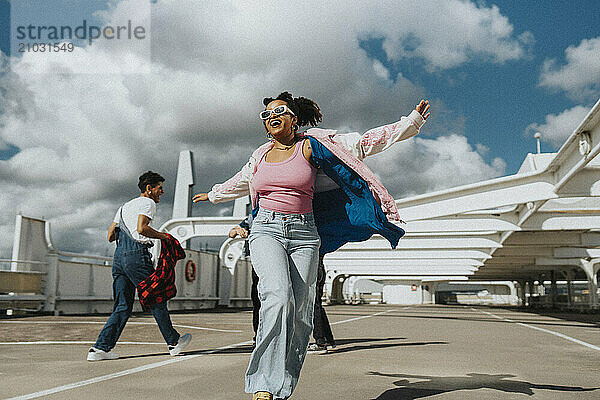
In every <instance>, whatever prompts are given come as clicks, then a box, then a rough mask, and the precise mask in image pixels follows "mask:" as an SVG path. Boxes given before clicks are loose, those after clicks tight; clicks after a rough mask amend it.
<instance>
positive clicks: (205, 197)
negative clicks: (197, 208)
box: [192, 193, 208, 203]
mask: <svg viewBox="0 0 600 400" xmlns="http://www.w3.org/2000/svg"><path fill="white" fill-rule="evenodd" d="M207 200H208V193H198V194H197V195H195V196H194V197H192V201H193V202H194V203H197V202H199V201H207Z"/></svg>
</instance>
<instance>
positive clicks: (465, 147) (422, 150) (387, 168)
mask: <svg viewBox="0 0 600 400" xmlns="http://www.w3.org/2000/svg"><path fill="white" fill-rule="evenodd" d="M366 163H367V164H368V165H369V166H370V167H371V168H372V169H373V171H376V173H377V175H378V176H379V177H380V178H381V180H382V182H384V183H385V185H386V187H387V189H388V191H389V192H390V194H391V195H392V196H393V197H394V198H396V199H399V198H404V197H408V196H411V195H416V194H422V193H427V192H431V191H434V190H441V189H445V188H449V187H454V186H459V185H465V184H468V183H473V182H480V181H484V180H487V179H491V178H495V177H498V176H502V175H504V174H505V172H506V163H505V162H504V161H503V160H502V159H500V158H496V159H494V160H492V162H491V165H490V164H488V163H486V161H485V160H484V159H483V157H482V156H481V154H480V153H479V152H478V150H477V149H474V148H473V147H472V146H471V145H470V144H469V143H468V142H467V138H466V137H465V136H461V135H456V134H451V135H449V136H440V137H438V138H435V139H425V138H421V137H419V136H417V137H416V138H415V139H411V140H408V141H405V142H400V143H397V144H395V145H394V147H392V148H390V149H389V150H387V151H386V152H385V153H381V154H379V155H376V156H373V157H371V158H369V159H366Z"/></svg>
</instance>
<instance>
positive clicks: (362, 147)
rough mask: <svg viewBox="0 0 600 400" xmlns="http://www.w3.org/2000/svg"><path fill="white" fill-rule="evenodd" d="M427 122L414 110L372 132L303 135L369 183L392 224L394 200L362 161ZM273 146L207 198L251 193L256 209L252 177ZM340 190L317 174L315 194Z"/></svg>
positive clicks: (318, 131)
mask: <svg viewBox="0 0 600 400" xmlns="http://www.w3.org/2000/svg"><path fill="white" fill-rule="evenodd" d="M424 123H425V120H424V119H423V117H422V116H421V114H419V113H418V112H417V111H416V110H413V111H412V112H411V113H410V114H409V115H408V116H407V117H402V118H401V119H400V121H397V122H394V123H392V124H389V125H384V126H380V127H378V128H374V129H370V130H369V131H367V132H365V134H363V135H360V134H359V133H357V132H353V133H344V134H340V133H337V131H335V130H330V129H320V128H311V129H309V130H307V131H306V132H303V133H301V135H304V136H312V137H314V138H315V139H317V140H318V141H319V142H320V143H322V144H323V145H324V146H325V147H326V148H327V149H328V150H330V151H331V152H332V153H333V154H334V155H335V156H336V157H338V158H339V159H340V160H341V161H343V162H344V163H345V164H346V165H347V166H348V167H350V168H352V169H353V170H354V171H355V172H357V173H358V174H359V175H360V176H361V177H362V178H363V179H364V180H365V181H366V182H367V183H368V185H369V189H370V190H371V193H372V194H373V196H374V197H375V199H376V200H377V201H378V202H379V204H380V205H381V208H382V210H383V212H384V213H385V214H386V217H387V218H388V219H389V220H391V221H399V220H400V216H399V215H398V210H397V208H396V203H395V201H394V199H393V198H392V196H390V194H389V193H388V192H387V190H386V189H385V187H384V186H383V185H382V184H381V183H380V182H379V180H378V179H377V178H376V177H375V175H374V174H373V172H372V171H371V170H370V169H369V168H368V167H367V166H366V165H365V164H364V163H363V162H362V160H363V159H364V158H365V157H367V156H371V155H374V154H377V153H380V152H382V151H384V150H386V149H387V148H389V147H390V146H391V145H393V144H394V143H396V142H399V141H402V140H406V139H409V138H411V137H413V136H415V135H416V134H417V133H419V129H420V128H421V126H423V124H424ZM272 146H273V142H267V143H265V144H263V145H262V146H260V147H259V148H258V149H256V150H255V151H254V153H252V156H251V157H250V159H249V160H248V162H247V163H246V164H245V165H244V166H243V167H242V169H241V170H240V171H239V172H238V173H237V174H235V175H234V176H233V177H231V178H230V179H228V180H227V181H225V182H223V183H220V184H217V185H214V186H213V188H212V190H211V191H210V192H209V193H208V199H209V200H210V201H211V202H212V203H220V202H224V201H229V200H234V199H236V198H238V197H242V196H247V195H248V194H250V197H251V199H252V208H254V207H256V205H257V204H256V203H257V196H256V191H255V190H254V187H253V185H252V178H253V176H254V173H255V172H256V168H257V166H258V164H259V163H260V162H261V161H262V159H263V158H264V156H265V154H266V153H267V151H268V150H269V149H270V148H271V147H272ZM337 187H338V186H337V185H336V184H335V183H334V182H333V181H332V180H331V179H330V178H329V177H328V176H327V175H325V174H323V173H321V172H320V171H319V172H318V173H317V179H316V182H315V191H316V192H322V191H326V190H331V189H335V188H337Z"/></svg>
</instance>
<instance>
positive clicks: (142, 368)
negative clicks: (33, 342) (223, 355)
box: [5, 341, 252, 400]
mask: <svg viewBox="0 0 600 400" xmlns="http://www.w3.org/2000/svg"><path fill="white" fill-rule="evenodd" d="M250 343H252V342H250V341H246V342H241V343H235V344H231V345H229V346H224V347H219V348H218V349H214V350H208V351H203V352H202V353H199V354H194V355H191V356H181V357H174V358H171V359H169V360H165V361H159V362H155V363H152V364H146V365H142V366H140V367H137V368H132V369H127V370H125V371H121V372H115V373H113V374H108V375H103V376H98V377H96V378H91V379H86V380H85V381H80V382H75V383H70V384H68V385H63V386H57V387H54V388H51V389H46V390H42V391H39V392H35V393H30V394H26V395H23V396H17V397H11V398H9V399H5V400H26V399H35V398H38V397H42V396H48V395H50V394H54V393H59V392H64V391H66V390H70V389H75V388H78V387H82V386H87V385H91V384H93V383H98V382H102V381H107V380H109V379H114V378H119V377H121V376H125V375H131V374H135V373H137V372H142V371H146V370H149V369H154V368H158V367H162V366H165V365H169V364H175V363H178V362H181V361H186V360H191V359H192V358H197V357H200V356H202V355H205V354H212V353H216V352H217V351H221V350H226V349H231V348H234V347H239V346H243V345H245V344H250Z"/></svg>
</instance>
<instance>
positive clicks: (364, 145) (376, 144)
mask: <svg viewBox="0 0 600 400" xmlns="http://www.w3.org/2000/svg"><path fill="white" fill-rule="evenodd" d="M427 118H429V101H428V100H421V101H420V102H419V104H417V106H416V107H415V109H414V110H413V111H412V112H411V113H410V114H409V115H408V116H406V117H402V118H400V121H397V122H394V123H392V124H389V125H383V126H380V127H377V128H373V129H370V130H368V131H367V132H365V133H364V134H363V135H360V134H359V133H349V134H340V135H335V136H334V137H333V140H334V141H335V142H337V143H338V144H340V145H342V146H344V147H345V148H346V149H348V150H349V151H351V152H352V153H353V154H354V155H355V156H356V157H358V158H359V159H363V158H365V157H368V156H372V155H374V154H377V153H381V152H382V151H384V150H386V149H388V148H389V147H390V146H391V145H393V144H394V143H396V142H399V141H402V140H406V139H409V138H411V137H413V136H415V135H416V134H417V133H419V129H421V127H422V126H423V124H424V123H425V120H426V119H427Z"/></svg>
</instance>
